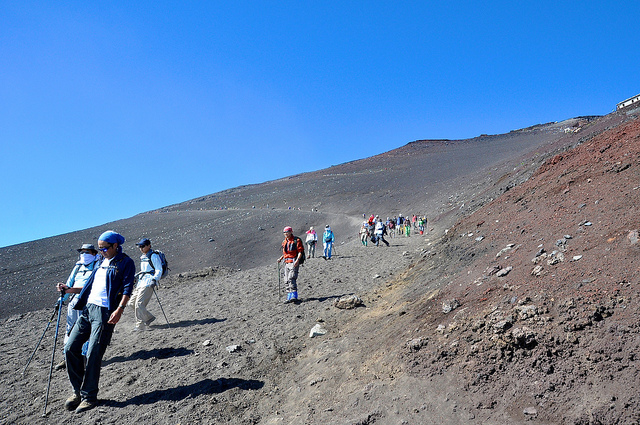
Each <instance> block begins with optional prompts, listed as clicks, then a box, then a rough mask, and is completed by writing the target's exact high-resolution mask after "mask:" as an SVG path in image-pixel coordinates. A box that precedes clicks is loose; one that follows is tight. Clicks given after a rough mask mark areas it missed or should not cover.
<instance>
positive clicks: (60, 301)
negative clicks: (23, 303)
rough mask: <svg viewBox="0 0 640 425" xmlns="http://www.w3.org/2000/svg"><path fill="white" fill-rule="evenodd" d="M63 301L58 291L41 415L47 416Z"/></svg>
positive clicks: (62, 293) (61, 294)
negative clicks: (56, 314)
mask: <svg viewBox="0 0 640 425" xmlns="http://www.w3.org/2000/svg"><path fill="white" fill-rule="evenodd" d="M63 301H64V291H62V292H61V293H60V299H59V300H58V322H57V323H56V336H55V337H54V338H53V350H51V366H50V367H49V381H48V382H47V395H46V396H45V398H44V411H43V412H42V416H43V417H45V416H47V403H48V401H49V389H50V388H51V375H52V374H53V360H54V359H55V357H56V345H57V343H58V331H59V330H60V315H61V314H62V302H63Z"/></svg>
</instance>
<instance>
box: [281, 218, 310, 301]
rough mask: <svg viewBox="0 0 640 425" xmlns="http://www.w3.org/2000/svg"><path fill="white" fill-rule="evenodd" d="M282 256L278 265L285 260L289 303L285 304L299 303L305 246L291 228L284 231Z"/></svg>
mask: <svg viewBox="0 0 640 425" xmlns="http://www.w3.org/2000/svg"><path fill="white" fill-rule="evenodd" d="M282 232H283V233H284V241H282V256H281V257H280V258H278V263H279V262H281V261H282V260H284V279H285V281H286V282H287V301H285V303H291V302H293V303H297V302H298V284H297V280H298V267H299V266H300V263H301V261H304V259H303V257H304V245H302V239H300V238H298V237H296V236H293V229H292V228H291V227H289V226H287V227H285V228H284V230H283V231H282Z"/></svg>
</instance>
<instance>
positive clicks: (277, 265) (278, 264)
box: [276, 262, 280, 297]
mask: <svg viewBox="0 0 640 425" xmlns="http://www.w3.org/2000/svg"><path fill="white" fill-rule="evenodd" d="M276 267H278V297H279V296H280V262H277V263H276Z"/></svg>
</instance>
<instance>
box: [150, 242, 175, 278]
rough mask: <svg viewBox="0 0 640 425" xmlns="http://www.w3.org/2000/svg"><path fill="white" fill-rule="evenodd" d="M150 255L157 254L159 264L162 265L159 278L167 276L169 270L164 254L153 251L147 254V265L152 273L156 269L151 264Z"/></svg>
mask: <svg viewBox="0 0 640 425" xmlns="http://www.w3.org/2000/svg"><path fill="white" fill-rule="evenodd" d="M151 254H158V257H160V262H161V263H162V275H161V276H160V278H161V279H162V278H163V277H165V276H166V275H168V274H169V270H171V269H170V268H169V262H168V261H167V257H166V256H165V255H164V252H162V251H157V250H155V249H154V250H152V251H150V254H149V265H150V266H151V268H152V269H153V270H154V271H155V270H156V269H155V268H154V267H153V262H152V261H151Z"/></svg>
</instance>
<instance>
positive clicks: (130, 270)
mask: <svg viewBox="0 0 640 425" xmlns="http://www.w3.org/2000/svg"><path fill="white" fill-rule="evenodd" d="M124 241H125V239H124V236H122V235H120V234H119V233H116V232H114V231H111V230H109V231H107V232H104V233H103V234H102V235H100V237H99V238H98V251H99V252H100V253H102V256H103V257H104V259H103V260H102V261H101V262H100V264H99V266H98V267H96V268H95V269H94V271H93V273H91V276H90V277H89V279H88V280H87V283H86V284H85V285H84V287H83V288H82V290H81V291H80V293H79V294H78V295H77V298H78V301H77V303H76V306H75V309H76V310H79V311H81V312H82V313H81V314H80V317H79V318H78V320H77V321H76V325H75V326H74V327H73V329H72V330H71V334H70V335H69V340H68V341H67V343H66V344H65V345H64V354H65V360H66V362H67V373H68V375H69V381H70V382H71V386H72V387H73V395H72V396H71V397H69V398H68V399H67V400H66V402H65V405H64V407H65V409H67V410H75V412H76V413H81V412H84V411H86V410H89V409H93V408H94V407H96V405H97V403H98V383H99V381H100V368H101V366H102V357H103V356H104V352H105V350H106V349H107V346H108V345H109V343H110V342H111V335H112V334H113V329H114V327H115V325H116V323H118V321H119V320H120V318H121V317H122V312H123V311H124V309H125V306H126V305H127V301H129V297H130V296H131V293H132V291H133V279H134V276H135V273H136V266H135V264H134V263H133V260H132V259H131V258H129V256H128V255H126V254H125V253H124V252H122V244H123V243H124ZM59 289H60V290H63V291H65V292H66V291H67V289H68V286H67V285H60V286H59ZM87 341H89V347H88V351H87V354H86V359H85V356H83V355H82V345H83V344H84V343H85V342H87ZM85 361H86V363H85Z"/></svg>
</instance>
